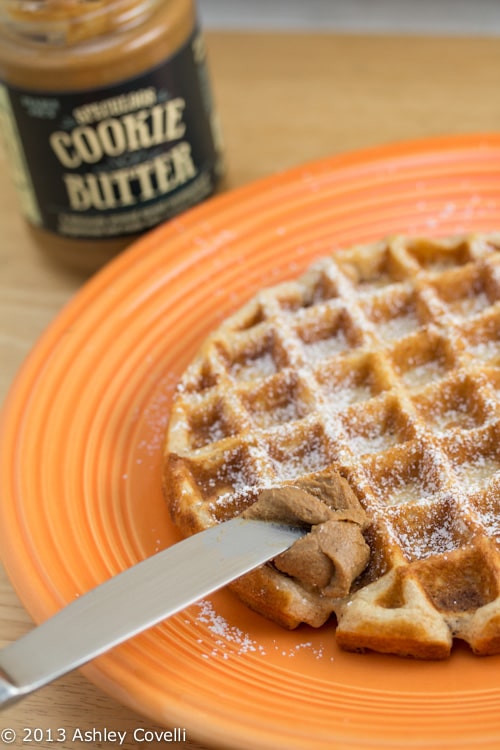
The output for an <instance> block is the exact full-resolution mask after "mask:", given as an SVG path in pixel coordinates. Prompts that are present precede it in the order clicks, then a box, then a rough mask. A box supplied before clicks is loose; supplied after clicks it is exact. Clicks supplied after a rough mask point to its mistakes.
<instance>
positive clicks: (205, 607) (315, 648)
mask: <svg viewBox="0 0 500 750" xmlns="http://www.w3.org/2000/svg"><path fill="white" fill-rule="evenodd" d="M194 608H196V609H197V610H198V612H197V614H196V618H195V622H196V624H200V625H202V626H203V628H204V630H206V631H208V633H209V634H210V637H208V636H207V635H205V634H204V636H203V637H200V638H198V639H197V644H198V645H199V646H206V647H207V646H208V650H207V651H203V652H202V653H201V657H202V658H203V659H213V658H218V659H224V660H227V659H230V658H231V657H232V656H233V657H234V656H242V655H244V654H253V655H256V656H262V657H265V656H266V655H267V654H268V653H269V651H272V652H273V653H277V654H280V655H281V656H283V657H286V658H293V657H295V656H296V655H297V654H298V653H300V652H304V651H307V652H309V653H310V654H311V655H312V656H313V658H315V659H329V660H330V661H333V657H331V656H327V649H326V648H325V646H324V645H323V644H322V643H321V642H320V643H319V644H318V643H313V642H312V641H304V642H298V643H296V644H294V645H293V646H290V645H286V646H283V644H282V643H281V642H279V641H278V640H276V639H273V640H272V641H270V644H269V645H268V646H267V647H264V646H263V645H262V644H260V643H258V641H256V640H255V639H254V638H252V636H251V635H250V634H249V633H246V632H244V631H243V630H241V628H238V627H237V626H235V625H231V624H230V623H229V622H228V621H227V620H226V618H225V617H223V616H222V615H220V614H218V613H217V612H216V611H215V609H214V607H213V604H212V602H211V601H210V600H208V599H202V600H201V601H199V602H197V603H196V604H195V605H193V609H194ZM332 638H333V633H332Z"/></svg>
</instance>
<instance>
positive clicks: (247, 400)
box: [164, 234, 500, 658]
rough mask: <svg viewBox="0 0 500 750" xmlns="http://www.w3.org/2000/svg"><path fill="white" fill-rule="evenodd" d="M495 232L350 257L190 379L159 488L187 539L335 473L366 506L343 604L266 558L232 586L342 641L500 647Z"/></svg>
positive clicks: (435, 651)
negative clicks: (326, 626)
mask: <svg viewBox="0 0 500 750" xmlns="http://www.w3.org/2000/svg"><path fill="white" fill-rule="evenodd" d="M499 437H500V234H498V235H478V236H471V237H452V238H445V239H428V238H406V237H395V238H391V239H389V240H387V241H382V242H379V243H376V244H371V245H365V246H356V247H353V248H350V249H346V250H339V251H336V252H335V253H333V254H332V256H331V257H328V258H325V259H323V260H321V261H320V262H318V263H316V264H315V265H313V266H312V267H311V268H310V269H309V270H308V271H307V272H306V273H305V274H304V275H303V276H301V277H300V278H299V279H298V280H296V281H290V282H285V283H282V284H280V285H278V286H274V287H272V288H269V289H264V290H263V291H261V292H260V293H259V294H257V296H256V297H255V298H253V299H252V300H251V301H250V302H249V303H247V304H246V305H245V306H244V307H243V308H242V309H240V310H239V311H238V312H236V313H235V314H233V315H232V316H231V317H229V318H228V319H227V320H226V321H225V322H224V323H223V324H222V325H221V326H220V328H219V329H218V330H216V331H215V332H214V333H213V334H212V335H210V336H209V337H208V339H207V340H206V341H205V343H204V345H203V346H202V348H201V351H200V352H199V353H198V355H197V356H196V358H195V359H194V361H193V362H192V364H191V365H190V366H189V367H188V369H187V370H186V372H185V373H184V375H183V377H182V379H181V382H180V384H179V387H178V390H177V393H176V396H175V399H174V403H173V407H172V412H171V418H170V423H169V428H168V432H167V438H166V443H165V455H164V491H165V495H166V497H167V500H168V503H169V507H170V511H171V514H172V517H173V519H174V521H175V523H176V524H177V525H178V526H179V528H180V529H181V530H182V532H183V533H184V534H186V535H189V534H192V533H194V532H196V531H199V530H201V529H204V528H206V527H208V526H211V525H214V524H216V523H218V522H220V521H223V520H225V519H228V518H230V517H232V516H234V515H236V514H240V513H242V512H243V511H245V509H247V508H249V507H250V506H252V505H253V504H254V503H255V501H256V499H257V498H258V497H259V493H261V492H262V490H263V489H265V488H269V487H279V486H283V485H284V486H287V485H292V486H293V485H297V484H300V483H301V482H304V481H306V482H310V481H313V480H314V479H315V478H318V477H321V476H322V475H324V474H325V472H331V471H335V472H338V473H339V474H340V475H341V476H342V477H344V478H345V479H346V480H347V482H348V484H349V486H350V487H351V488H352V490H353V492H354V493H355V495H356V497H357V498H358V500H359V502H360V503H361V505H362V507H363V508H364V511H365V513H366V515H367V517H368V524H367V525H366V527H364V528H363V536H364V539H365V540H366V542H367V544H368V546H369V548H370V555H369V562H368V564H367V566H366V567H365V569H364V570H363V572H361V573H360V575H358V576H357V578H356V579H355V580H354V582H353V584H352V586H351V589H350V591H349V593H348V594H347V595H346V596H340V597H338V596H337V597H332V596H326V595H325V594H324V592H321V591H318V590H316V589H315V588H314V587H312V586H308V585H307V584H304V583H303V582H302V581H301V580H300V578H297V577H294V576H293V575H289V574H287V573H284V572H282V571H280V570H278V568H277V567H276V565H273V564H268V565H266V566H263V567H261V568H259V569H258V570H257V571H254V572H253V573H250V574H248V575H247V576H244V577H243V578H242V579H240V580H239V581H237V582H236V583H235V584H234V585H233V588H234V590H235V591H236V593H237V594H238V595H239V596H240V597H241V598H242V599H243V601H245V602H246V603H247V604H248V605H249V606H251V607H252V608H254V609H256V610H257V611H259V612H261V613H263V614H264V615H266V616H267V617H270V618H272V619H274V620H275V621H277V622H279V623H280V624H282V625H284V626H286V627H289V628H293V627H295V626H297V625H298V624H299V623H301V622H305V623H308V624H310V625H312V626H315V627H317V626H319V625H321V624H323V623H324V622H325V621H326V620H327V618H328V617H329V616H330V615H331V614H332V613H334V614H335V615H336V618H337V628H336V637H337V641H338V643H339V645H340V646H341V647H343V648H345V649H350V650H353V649H355V650H364V649H373V650H376V651H381V652H390V653H396V654H401V655H413V656H416V657H421V658H443V657H446V656H447V655H448V654H449V653H450V650H451V647H452V644H453V639H454V638H459V639H461V640H464V641H466V642H467V643H469V644H470V647H471V648H472V649H473V651H474V652H475V653H477V654H492V653H498V652H500V597H499V593H500V554H499V549H498V541H499V539H500V440H499Z"/></svg>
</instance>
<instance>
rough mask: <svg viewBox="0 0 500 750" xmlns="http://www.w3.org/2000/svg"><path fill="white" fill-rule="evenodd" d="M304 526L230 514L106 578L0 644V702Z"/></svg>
mask: <svg viewBox="0 0 500 750" xmlns="http://www.w3.org/2000/svg"><path fill="white" fill-rule="evenodd" d="M306 531H307V529H304V528H302V527H298V526H297V527H296V526H285V525H280V524H278V523H273V522H271V521H258V520H253V519H252V520H250V519H243V518H233V519H231V520H230V521H225V522H224V523H221V524H218V525H217V526H213V527H211V528H209V529H207V530H205V531H201V532H199V533H198V534H194V535H193V536H191V537H189V538H188V539H184V540H183V541H181V542H178V543H177V544H174V545H172V546H171V547H168V548H167V549H165V550H163V551H162V552H158V553H157V554H155V555H153V556H152V557H149V558H147V559H146V560H143V561H142V562H139V563H137V564H136V565H133V566H132V567H131V568H129V569H128V570H125V571H124V572H123V573H119V574H118V575H116V576H114V577H112V578H110V579H109V580H108V581H105V582H104V583H102V584H100V585H99V586H97V587H96V588H94V589H92V590H91V591H89V592H88V593H86V594H84V595H82V596H80V597H79V598H77V599H75V600H74V601H73V602H71V603H70V604H68V605H67V606H66V607H64V608H63V609H61V610H60V611H59V612H57V613H56V614H55V615H53V616H52V617H50V618H49V619H48V620H46V621H45V622H43V623H42V624H41V625H39V626H38V627H35V628H34V629H33V630H31V631H30V632H29V633H27V634H26V635H25V636H23V637H22V638H20V639H19V640H17V641H15V642H14V643H12V644H10V645H8V646H6V647H5V648H3V649H2V650H0V708H3V707H5V706H7V705H10V704H12V703H14V702H15V701H18V700H20V699H21V698H23V697H24V696H26V695H28V694H29V693H32V692H33V691H35V690H37V689H39V688H41V687H43V686H44V685H47V684H48V683H49V682H52V681H53V680H55V679H57V678H58V677H61V676H62V675H63V674H66V673H67V672H70V671H71V670H73V669H76V668H77V667H80V666H82V665H83V664H86V663H87V662H89V661H90V660H92V659H95V658H96V657H97V656H99V655H100V654H103V653H104V652H106V651H108V650H109V649H111V648H113V647H114V646H117V645H118V644H119V643H122V642H123V641H126V640H128V639H129V638H132V637H133V636H134V635H137V634H138V633H140V632H142V631H143V630H146V629H147V628H150V627H152V626H153V625H156V624H157V623H159V622H161V621H162V620H164V619H166V618H167V617H170V616H171V615H174V614H175V613H177V612H179V611H181V610H182V609H185V608H186V607H188V606H189V605H190V604H193V603H194V602H196V601H198V600H199V599H202V598H203V597H204V596H208V595H209V594H211V593H213V592H214V591H216V590H217V589H219V588H221V587H222V586H225V585H226V584H228V583H230V582H231V581H233V580H235V579H236V578H239V576H241V575H243V574H244V573H248V572H249V571H250V570H252V569H254V568H256V567H258V566H259V565H262V564H263V563H265V562H266V561H268V560H271V559H272V558H273V557H275V556H276V555H278V554H279V553H280V552H284V551H285V550H286V549H288V548H289V547H290V546H291V545H292V544H293V543H294V542H295V541H296V540H297V539H299V538H300V537H301V536H303V535H304V534H305V533H306Z"/></svg>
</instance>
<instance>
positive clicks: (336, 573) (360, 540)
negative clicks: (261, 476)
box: [243, 472, 370, 598]
mask: <svg viewBox="0 0 500 750" xmlns="http://www.w3.org/2000/svg"><path fill="white" fill-rule="evenodd" d="M243 516H245V517H247V518H259V519H262V520H269V521H271V520H272V521H281V522H283V523H288V524H298V523H299V524H305V525H307V526H311V531H310V532H309V533H308V534H306V536H304V537H302V538H301V539H299V540H298V541H297V542H295V543H294V544H293V546H292V547H291V548H290V549H289V550H287V551H286V552H284V553H282V554H281V555H279V556H278V557H276V558H275V559H274V565H275V566H276V567H277V568H278V570H280V571H281V572H282V573H286V574H287V575H289V576H291V577H292V578H295V579H297V580H298V581H300V582H301V583H302V584H303V585H305V586H307V587H309V588H311V589H312V590H315V591H317V592H320V593H321V594H322V595H323V596H329V597H334V598H341V597H344V596H347V594H348V593H349V591H350V588H351V585H352V582H353V581H354V580H355V579H356V578H357V577H358V576H359V575H360V574H361V573H362V572H363V570H364V568H365V567H366V565H367V563H368V559H369V555H370V548H369V546H368V545H367V543H366V542H365V539H364V537H363V530H364V529H365V528H366V527H367V525H368V519H367V516H366V514H365V512H364V510H363V508H362V507H361V505H360V504H359V502H358V499H357V498H356V496H355V494H354V492H353V491H352V490H351V488H350V487H349V485H348V483H347V482H346V480H345V479H343V478H342V477H341V476H340V474H338V473H337V472H331V473H329V474H324V475H322V476H321V477H317V478H311V479H301V480H299V481H297V483H296V484H290V485H281V486H279V487H273V488H270V489H266V490H263V491H262V492H261V493H260V495H259V498H258V500H257V502H256V503H255V504H254V505H252V506H251V507H250V508H249V509H248V510H246V511H245V512H244V513H243Z"/></svg>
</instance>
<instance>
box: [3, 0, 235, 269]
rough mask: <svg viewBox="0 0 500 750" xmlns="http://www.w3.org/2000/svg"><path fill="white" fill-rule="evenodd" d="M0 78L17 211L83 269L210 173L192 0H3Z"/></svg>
mask: <svg viewBox="0 0 500 750" xmlns="http://www.w3.org/2000/svg"><path fill="white" fill-rule="evenodd" d="M0 80H1V84H0V116H1V126H2V133H3V135H4V141H5V145H6V152H7V156H8V161H9V164H10V166H11V170H12V173H13V177H14V182H15V185H16V187H17V189H18V192H19V195H20V199H21V206H22V211H23V214H24V216H25V217H26V219H27V220H28V222H29V225H30V227H31V229H32V232H33V235H34V237H35V239H36V241H37V243H38V244H39V246H40V247H41V248H43V249H44V250H45V251H46V252H47V253H49V254H50V255H51V256H53V257H56V258H58V259H59V260H62V261H64V262H66V263H69V264H70V265H72V266H76V267H79V268H84V269H87V270H93V269H95V268H97V267H99V266H100V265H102V263H104V262H105V261H107V260H108V259H109V258H111V257H112V256H113V255H115V254H116V253H117V252H118V251H119V250H121V249H123V248H124V247H125V246H126V245H128V244H130V242H131V241H132V240H133V239H135V238H136V237H137V236H139V235H140V234H141V233H143V232H144V231H146V230H147V229H149V228H151V227H153V226H155V225H157V224H159V223H160V222H162V221H164V220H166V219H169V218H171V217H172V216H174V215H176V214H178V213H180V212H181V211H183V210H184V209H186V208H189V207H190V206H192V205H194V204H195V203H198V202H199V201H201V200H203V199H204V198H206V197H208V196H209V195H211V194H212V193H213V191H214V189H215V188H216V186H217V184H218V182H219V179H220V177H221V175H222V171H223V166H222V156H221V151H222V149H221V142H220V136H219V129H218V125H217V121H216V116H215V112H214V108H213V103H212V96H211V90H210V85H209V80H208V76H207V70H206V64H205V49H204V45H203V38H202V36H201V34H200V31H199V27H198V24H197V19H196V9H195V6H194V3H193V0H43V1H42V0H17V1H16V0H14V1H12V2H11V1H10V0H7V1H6V2H3V3H1V4H0Z"/></svg>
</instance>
